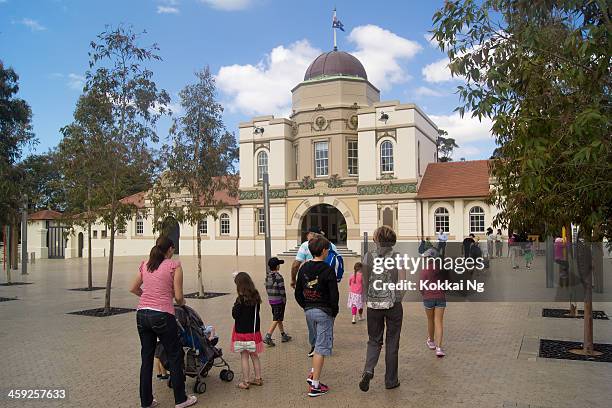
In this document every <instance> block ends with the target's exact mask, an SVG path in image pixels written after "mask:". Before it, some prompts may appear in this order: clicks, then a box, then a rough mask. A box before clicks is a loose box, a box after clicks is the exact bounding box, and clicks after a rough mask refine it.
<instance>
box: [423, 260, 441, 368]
mask: <svg viewBox="0 0 612 408" xmlns="http://www.w3.org/2000/svg"><path fill="white" fill-rule="evenodd" d="M437 256H438V254H437V253H436V251H435V250H432V249H430V250H427V251H425V252H424V253H423V255H422V257H423V258H425V265H424V266H423V268H422V269H421V274H420V280H421V282H428V283H429V284H432V283H434V284H435V283H437V282H441V281H442V278H441V276H440V271H439V270H438V269H436V266H435V264H434V262H433V261H432V260H433V259H434V258H436V257H437ZM421 295H422V296H423V306H424V307H425V314H426V315H427V341H426V344H427V347H428V348H429V349H430V350H435V351H436V356H437V357H444V356H445V355H446V353H445V352H444V350H443V349H442V337H443V334H444V310H445V309H446V295H445V294H444V291H443V290H441V289H421Z"/></svg>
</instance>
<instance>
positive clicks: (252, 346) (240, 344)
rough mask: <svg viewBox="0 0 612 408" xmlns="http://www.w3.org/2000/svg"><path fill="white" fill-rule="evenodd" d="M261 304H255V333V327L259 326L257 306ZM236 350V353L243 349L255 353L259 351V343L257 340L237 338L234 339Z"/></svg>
mask: <svg viewBox="0 0 612 408" xmlns="http://www.w3.org/2000/svg"><path fill="white" fill-rule="evenodd" d="M258 306H259V305H255V314H254V317H253V334H254V333H255V328H256V327H257V307H258ZM234 351H235V352H236V353H240V352H243V351H248V352H249V353H255V352H256V351H257V344H256V343H255V340H245V341H243V340H236V341H234Z"/></svg>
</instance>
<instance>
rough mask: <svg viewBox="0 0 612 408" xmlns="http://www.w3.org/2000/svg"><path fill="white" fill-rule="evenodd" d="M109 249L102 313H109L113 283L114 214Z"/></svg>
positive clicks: (113, 215)
mask: <svg viewBox="0 0 612 408" xmlns="http://www.w3.org/2000/svg"><path fill="white" fill-rule="evenodd" d="M110 234H111V235H110V247H109V249H108V272H107V275H106V295H105V296H104V312H106V313H108V312H110V307H111V305H110V300H111V284H112V282H113V258H114V255H115V214H114V213H113V214H112V218H111V224H110Z"/></svg>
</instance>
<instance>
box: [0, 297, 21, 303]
mask: <svg viewBox="0 0 612 408" xmlns="http://www.w3.org/2000/svg"><path fill="white" fill-rule="evenodd" d="M11 300H17V298H7V297H0V302H10V301H11Z"/></svg>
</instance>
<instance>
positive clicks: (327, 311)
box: [295, 235, 340, 397]
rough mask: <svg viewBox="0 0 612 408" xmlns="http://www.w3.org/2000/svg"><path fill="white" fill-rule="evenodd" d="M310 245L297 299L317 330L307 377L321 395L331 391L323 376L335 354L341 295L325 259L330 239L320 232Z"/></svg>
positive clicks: (311, 393)
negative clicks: (335, 333) (335, 335)
mask: <svg viewBox="0 0 612 408" xmlns="http://www.w3.org/2000/svg"><path fill="white" fill-rule="evenodd" d="M308 247H309V249H310V252H311V253H312V255H313V256H314V258H313V260H312V261H311V262H307V263H306V264H305V265H304V266H303V267H302V268H300V271H299V272H298V277H297V282H296V287H295V300H296V301H297V303H298V304H299V305H300V306H301V307H302V309H304V314H305V315H306V321H307V322H308V325H309V326H311V327H312V328H313V329H314V332H315V339H316V342H315V348H314V355H313V358H312V368H311V369H310V373H309V374H308V378H307V380H306V381H307V382H308V384H309V385H310V388H309V391H308V396H309V397H318V396H320V395H323V394H326V393H327V392H328V391H329V387H328V386H327V385H325V384H323V383H321V382H320V378H321V372H322V370H323V364H324V362H325V357H326V356H330V355H331V352H332V347H333V344H334V321H335V319H336V316H337V315H338V311H339V306H338V301H339V298H340V295H339V293H338V281H337V280H336V273H335V272H334V270H333V269H332V268H331V266H329V265H328V264H326V263H325V258H326V257H327V254H328V253H329V241H328V240H327V239H325V237H323V236H321V235H319V236H316V237H314V238H313V239H312V240H310V242H309V243H308Z"/></svg>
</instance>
